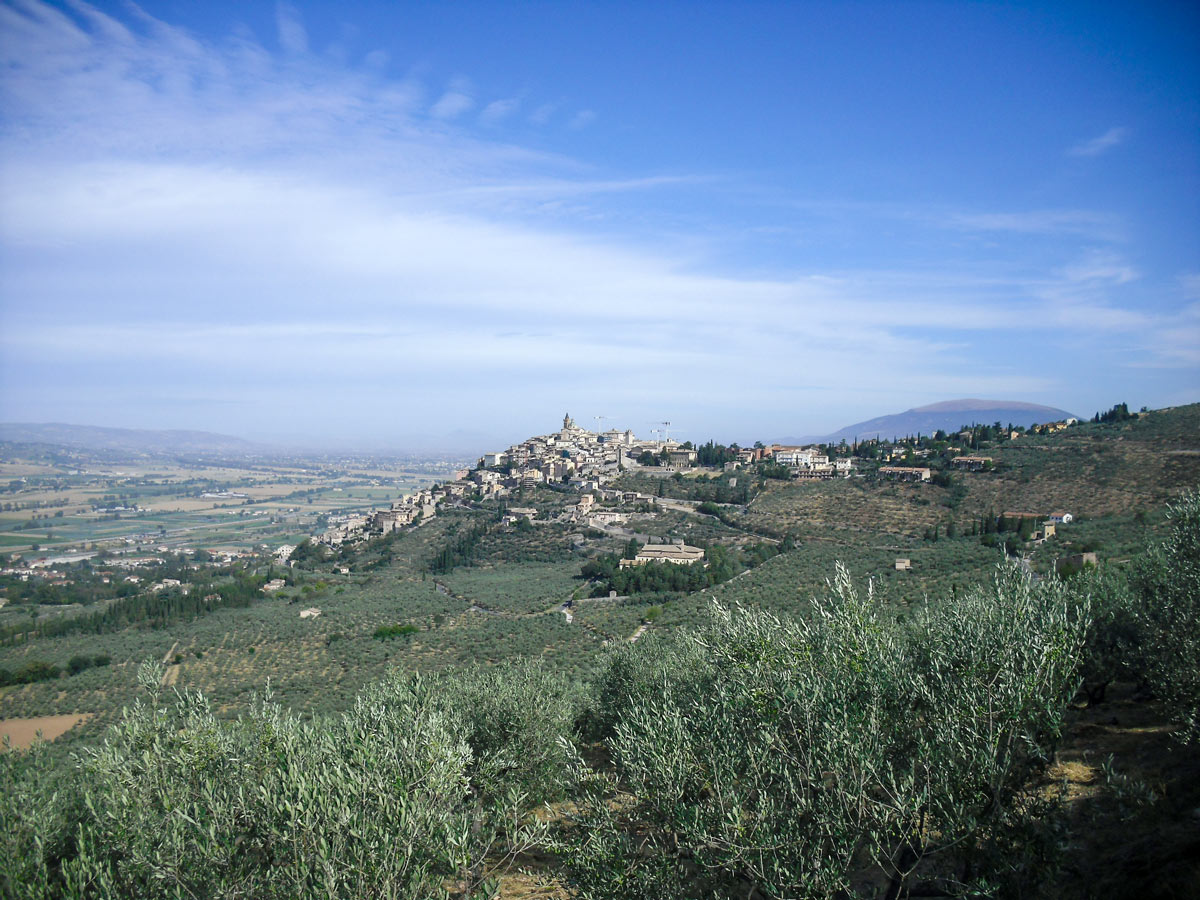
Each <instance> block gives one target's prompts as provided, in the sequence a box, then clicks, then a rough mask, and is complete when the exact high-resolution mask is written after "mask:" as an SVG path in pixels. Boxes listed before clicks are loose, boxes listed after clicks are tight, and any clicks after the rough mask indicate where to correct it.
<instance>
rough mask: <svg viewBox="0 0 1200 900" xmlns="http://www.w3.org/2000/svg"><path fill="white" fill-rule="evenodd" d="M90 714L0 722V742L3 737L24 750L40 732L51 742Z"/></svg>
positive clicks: (4, 720)
mask: <svg viewBox="0 0 1200 900" xmlns="http://www.w3.org/2000/svg"><path fill="white" fill-rule="evenodd" d="M91 715H92V714H91V713H72V714H70V715H61V716H33V717H32V718H28V719H3V720H0V741H2V740H3V739H4V738H5V737H7V738H8V739H9V741H11V744H12V746H13V747H15V748H17V749H19V750H24V749H25V748H26V747H28V746H29V745H30V744H32V743H33V741H34V738H36V737H37V733H38V732H39V731H40V732H41V733H42V737H44V738H45V739H46V740H48V741H52V740H54V739H55V738H57V737H60V736H61V735H64V734H66V733H67V732H68V731H70V730H71V729H72V728H74V727H75V726H76V725H78V724H79V723H80V722H83V721H86V720H87V719H89V718H91Z"/></svg>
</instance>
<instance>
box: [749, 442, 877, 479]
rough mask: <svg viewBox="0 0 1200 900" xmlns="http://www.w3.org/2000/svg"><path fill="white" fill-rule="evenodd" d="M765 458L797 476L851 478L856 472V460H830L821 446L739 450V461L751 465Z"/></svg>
mask: <svg viewBox="0 0 1200 900" xmlns="http://www.w3.org/2000/svg"><path fill="white" fill-rule="evenodd" d="M764 459H770V460H772V461H773V462H774V463H775V464H776V465H777V466H787V467H788V468H789V469H792V470H793V474H794V475H795V476H796V477H797V478H833V477H835V476H840V477H842V478H849V477H850V475H852V474H853V472H854V460H852V459H849V458H842V459H834V460H832V461H831V460H830V459H829V455H828V454H826V453H823V452H822V451H821V449H820V448H819V447H785V446H782V445H780V444H772V445H771V446H770V447H754V448H752V449H750V450H739V451H737V462H738V464H740V465H750V464H752V463H755V462H759V461H761V460H764Z"/></svg>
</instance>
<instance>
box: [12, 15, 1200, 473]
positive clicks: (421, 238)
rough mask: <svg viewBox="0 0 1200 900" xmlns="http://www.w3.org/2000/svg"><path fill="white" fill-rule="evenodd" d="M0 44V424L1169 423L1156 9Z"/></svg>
mask: <svg viewBox="0 0 1200 900" xmlns="http://www.w3.org/2000/svg"><path fill="white" fill-rule="evenodd" d="M0 35H2V36H3V38H4V39H3V40H2V41H0V53H2V54H3V56H4V59H5V65H6V69H5V76H4V78H3V79H0V116H2V118H3V122H4V127H3V130H2V131H0V165H2V166H3V170H4V173H5V177H4V178H3V180H0V342H2V344H0V346H2V347H3V352H2V353H0V420H3V421H8V422H37V421H41V422H46V421H58V422H69V423H78V424H95V425H107V426H113V427H124V428H146V429H196V430H204V431H211V432H217V433H223V434H231V435H236V436H240V437H244V438H247V439H250V440H257V441H279V440H281V439H286V440H287V441H290V442H292V443H296V444H302V443H305V442H309V443H310V444H311V445H312V446H318V445H325V446H345V447H362V448H369V447H379V448H383V447H403V446H406V445H407V446H414V447H420V446H426V447H438V448H441V449H451V448H452V447H454V446H462V447H463V448H467V447H476V446H483V447H489V448H496V449H502V447H503V446H504V445H506V444H507V443H509V442H510V441H511V440H513V439H514V437H523V436H525V435H529V434H536V433H545V432H546V431H549V430H551V429H552V428H554V427H555V425H556V424H557V422H558V420H560V419H561V416H562V413H563V412H564V411H570V412H571V413H572V415H574V416H575V417H576V419H577V420H578V421H579V423H580V424H581V425H584V426H586V427H589V428H592V427H596V426H597V425H599V426H600V427H604V428H607V427H613V426H618V427H630V428H633V430H634V431H635V432H637V433H639V434H641V435H645V436H649V432H650V430H651V429H652V428H654V427H656V425H655V423H659V422H662V421H670V422H672V433H678V434H680V435H683V436H686V437H688V438H691V439H694V440H706V439H707V438H709V437H713V438H716V439H718V440H726V441H728V440H745V439H747V438H748V437H753V436H761V437H763V438H764V439H768V438H771V437H777V436H782V435H786V434H827V433H830V432H833V431H834V430H835V429H838V428H841V427H843V426H845V425H848V424H850V423H853V422H857V421H862V420H866V419H870V418H873V417H875V416H880V415H885V414H889V413H895V412H900V411H902V410H907V409H909V408H912V407H916V406H921V405H925V404H928V403H933V402H937V401H942V400H946V399H950V398H954V397H968V396H970V397H995V398H1003V399H1008V400H1021V401H1027V402H1031V403H1040V404H1044V405H1048V406H1054V407H1059V408H1062V409H1067V410H1072V411H1074V412H1076V413H1078V414H1080V415H1090V414H1091V413H1092V412H1094V411H1096V410H1101V409H1106V408H1108V407H1109V406H1111V405H1112V404H1113V403H1116V402H1121V401H1124V402H1127V403H1128V404H1129V406H1130V407H1131V408H1133V409H1136V408H1139V407H1141V406H1149V407H1151V408H1157V407H1162V406H1169V405H1175V404H1180V403H1185V402H1189V401H1191V400H1194V399H1195V398H1196V397H1197V396H1200V99H1198V96H1200V94H1198V92H1197V90H1196V88H1197V86H1198V85H1200V52H1198V51H1200V10H1197V8H1195V7H1194V6H1190V5H1187V4H1177V5H1172V4H1159V5H1154V6H1148V7H1141V6H1138V7H1124V6H1115V5H1103V4H1082V3H1080V4H1055V5H1053V6H1051V7H1049V8H1045V9H1042V8H1036V7H1030V8H1017V7H1012V6H1001V5H984V4H955V3H929V4H903V5H896V4H883V3H863V4H840V3H809V4H794V5H793V4H751V5H737V4H732V3H709V4H672V3H667V4H654V5H638V4H611V5H604V6H595V7H584V6H576V5H561V6H559V5H530V4H485V3H462V4H454V5H452V6H449V5H443V4H437V5H425V4H421V5H417V4H384V3H372V2H363V3H358V4H354V5H353V6H346V5H345V4H326V3H297V4H294V5H293V4H287V3H283V4H274V3H228V2H214V3H205V4H179V3H177V2H166V0H162V2H148V3H143V4H141V5H140V6H132V5H129V4H125V3H121V2H106V3H98V4H95V5H87V4H84V3H81V2H74V0H72V2H62V3H43V2H39V0H21V2H11V3H3V2H0ZM598 415H603V416H606V417H611V418H606V419H602V420H596V419H595V418H594V417H595V416H598ZM439 437H441V438H443V439H444V440H445V443H444V444H439V443H437V441H436V439H437V438H439Z"/></svg>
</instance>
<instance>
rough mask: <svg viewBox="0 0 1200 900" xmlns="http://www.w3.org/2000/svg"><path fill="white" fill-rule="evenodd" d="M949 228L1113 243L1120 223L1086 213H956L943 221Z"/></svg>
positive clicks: (1037, 211) (1090, 211)
mask: <svg viewBox="0 0 1200 900" xmlns="http://www.w3.org/2000/svg"><path fill="white" fill-rule="evenodd" d="M944 221H945V223H946V224H948V225H949V226H950V227H953V228H959V229H963V230H968V231H993V232H1008V233H1012V234H1031V235H1064V234H1068V235H1079V236H1083V237H1088V238H1092V239H1094V240H1105V241H1116V240H1119V239H1120V238H1121V236H1122V233H1123V228H1122V226H1121V222H1120V221H1119V220H1118V219H1117V218H1116V217H1115V216H1112V215H1110V214H1107V213H1100V212H1096V211H1094V210H1086V209H1035V210H1026V211H1021V212H956V213H951V214H949V215H948V216H946V217H945V219H944Z"/></svg>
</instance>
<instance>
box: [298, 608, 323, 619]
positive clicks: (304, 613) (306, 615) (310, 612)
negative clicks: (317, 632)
mask: <svg viewBox="0 0 1200 900" xmlns="http://www.w3.org/2000/svg"><path fill="white" fill-rule="evenodd" d="M320 614H321V611H320V610H319V609H317V608H316V607H315V606H310V607H309V608H308V609H302V610H301V611H300V618H302V619H315V618H316V617H317V616H319V615H320Z"/></svg>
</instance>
